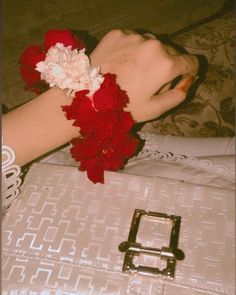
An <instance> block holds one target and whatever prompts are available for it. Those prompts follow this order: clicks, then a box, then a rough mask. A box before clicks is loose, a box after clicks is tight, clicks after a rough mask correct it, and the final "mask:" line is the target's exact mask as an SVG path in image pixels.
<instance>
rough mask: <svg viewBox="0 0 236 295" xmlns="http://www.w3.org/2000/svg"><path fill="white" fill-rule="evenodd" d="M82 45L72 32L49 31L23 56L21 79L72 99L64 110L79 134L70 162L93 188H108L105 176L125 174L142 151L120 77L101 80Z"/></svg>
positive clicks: (37, 89)
mask: <svg viewBox="0 0 236 295" xmlns="http://www.w3.org/2000/svg"><path fill="white" fill-rule="evenodd" d="M83 48H84V46H83V43H82V42H80V41H79V40H78V39H76V38H75V37H74V36H73V35H72V34H71V32H70V31H68V30H50V31H48V32H47V33H46V34H45V36H44V43H43V45H41V46H38V45H34V46H30V47H28V48H27V49H26V51H25V52H24V53H23V54H22V55H21V58H20V63H21V68H20V70H21V74H22V77H23V79H24V81H25V83H26V85H27V87H26V88H27V89H28V90H32V91H35V92H36V93H41V92H42V87H44V88H45V85H46V87H54V86H55V87H59V88H61V89H63V90H65V91H67V93H68V95H70V96H73V100H72V103H71V105H68V106H62V110H63V111H64V112H65V114H66V118H67V119H68V120H74V122H73V125H74V126H77V127H79V128H80V130H79V132H80V135H81V137H78V138H74V139H73V140H72V142H71V143H72V148H71V154H72V157H73V158H74V159H75V160H76V161H79V162H80V170H81V171H87V176H88V178H89V179H90V180H91V181H93V182H94V183H97V182H101V183H104V171H105V170H111V171H116V170H119V169H122V168H123V166H124V165H125V163H126V161H127V160H128V159H129V158H130V157H132V156H133V155H134V154H135V153H136V152H137V150H138V146H139V142H140V140H139V138H138V137H137V136H135V135H132V134H131V133H132V132H131V131H132V128H133V126H134V124H135V121H134V120H133V118H132V116H131V113H130V112H127V111H124V107H126V106H127V103H128V102H129V98H128V96H127V94H126V92H125V91H123V90H122V89H121V88H120V86H119V85H118V84H117V83H116V75H114V74H110V73H107V74H105V75H102V74H101V73H100V72H99V69H98V68H94V67H92V66H91V65H90V62H89V59H88V57H87V56H86V54H85V50H84V49H83Z"/></svg>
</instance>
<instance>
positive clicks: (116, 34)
mask: <svg viewBox="0 0 236 295" xmlns="http://www.w3.org/2000/svg"><path fill="white" fill-rule="evenodd" d="M123 35H124V33H123V32H122V30H119V29H114V30H111V31H109V32H108V33H107V34H106V35H105V37H104V38H106V39H118V38H120V37H122V36H123Z"/></svg>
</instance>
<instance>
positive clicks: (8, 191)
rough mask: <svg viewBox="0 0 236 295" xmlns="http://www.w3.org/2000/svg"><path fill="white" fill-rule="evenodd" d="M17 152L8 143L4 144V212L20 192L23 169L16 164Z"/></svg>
mask: <svg viewBox="0 0 236 295" xmlns="http://www.w3.org/2000/svg"><path fill="white" fill-rule="evenodd" d="M14 162H15V153H14V151H13V150H12V148H10V147H9V146H7V145H2V211H3V212H4V211H5V210H6V209H7V208H9V206H10V205H11V203H12V202H13V201H14V199H15V198H16V197H17V196H18V195H19V193H20V189H19V187H20V185H21V178H20V173H21V169H20V167H19V166H18V165H16V164H14Z"/></svg>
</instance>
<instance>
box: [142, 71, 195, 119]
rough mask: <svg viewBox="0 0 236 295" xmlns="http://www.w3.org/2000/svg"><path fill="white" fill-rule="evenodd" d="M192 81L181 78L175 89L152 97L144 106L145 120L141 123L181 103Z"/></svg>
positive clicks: (188, 78)
mask: <svg viewBox="0 0 236 295" xmlns="http://www.w3.org/2000/svg"><path fill="white" fill-rule="evenodd" d="M193 80H194V78H193V77H191V76H190V77H186V78H183V79H182V80H181V81H180V82H179V83H178V84H177V85H176V86H175V88H173V89H170V90H167V91H166V92H164V93H161V94H157V95H154V96H153V97H152V98H151V100H150V101H149V103H148V104H147V105H146V109H145V112H144V114H145V117H146V118H144V120H142V121H145V120H146V121H147V120H152V119H155V118H157V117H159V116H160V115H162V114H163V113H165V112H167V111H169V110H170V109H172V108H174V107H176V106H177V105H178V104H180V103H181V102H183V101H184V99H185V97H186V94H187V91H188V89H189V87H190V86H191V84H192V81H193Z"/></svg>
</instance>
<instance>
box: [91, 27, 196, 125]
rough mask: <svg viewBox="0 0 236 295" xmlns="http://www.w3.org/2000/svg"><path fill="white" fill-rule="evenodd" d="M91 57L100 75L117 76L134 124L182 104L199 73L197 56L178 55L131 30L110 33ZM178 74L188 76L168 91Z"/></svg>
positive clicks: (172, 50)
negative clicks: (126, 95) (125, 92)
mask: <svg viewBox="0 0 236 295" xmlns="http://www.w3.org/2000/svg"><path fill="white" fill-rule="evenodd" d="M90 58H91V63H92V65H94V66H100V68H101V71H102V73H107V72H110V73H113V74H116V75H117V82H118V84H119V85H120V87H121V88H122V89H123V90H126V91H127V94H128V96H129V99H130V103H129V105H128V107H127V110H129V111H131V113H132V115H133V117H134V119H135V120H136V121H137V122H144V121H148V120H151V119H154V118H156V117H158V116H160V115H161V114H163V113H164V112H166V111H168V110H169V109H171V108H173V107H175V106H176V105H178V104H179V103H181V102H182V101H183V100H184V99H185V97H186V90H187V89H188V87H189V86H190V85H191V82H192V81H193V76H194V75H195V74H196V73H197V70H198V62H197V59H196V57H194V56H191V55H185V56H183V55H180V54H179V53H178V52H177V51H175V49H173V48H171V47H169V46H166V45H164V44H162V43H161V42H160V41H158V40H157V39H155V37H154V36H152V35H150V34H144V35H139V34H137V33H133V32H132V31H131V32H130V31H121V30H113V31H111V32H109V33H108V34H107V35H105V37H104V38H103V39H102V40H101V41H100V43H99V44H98V46H97V47H96V48H95V50H94V51H93V52H92V53H91V55H90ZM190 69H191V70H190ZM179 75H186V76H187V77H185V78H183V79H182V80H181V81H180V82H179V83H178V84H177V85H176V86H175V88H174V89H170V83H171V81H172V80H173V79H174V78H176V77H177V76H179Z"/></svg>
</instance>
